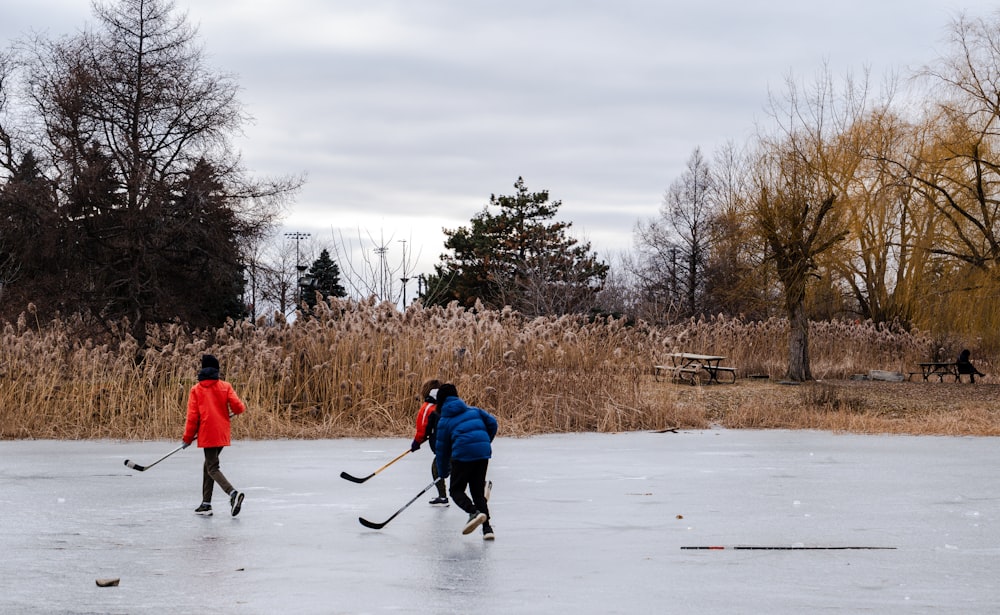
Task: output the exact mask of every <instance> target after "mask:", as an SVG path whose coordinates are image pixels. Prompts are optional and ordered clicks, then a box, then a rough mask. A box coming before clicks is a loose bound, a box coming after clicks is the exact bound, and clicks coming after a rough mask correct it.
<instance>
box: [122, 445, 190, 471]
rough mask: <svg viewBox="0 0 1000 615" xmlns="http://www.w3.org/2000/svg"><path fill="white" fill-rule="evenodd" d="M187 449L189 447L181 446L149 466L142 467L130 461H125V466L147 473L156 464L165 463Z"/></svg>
mask: <svg viewBox="0 0 1000 615" xmlns="http://www.w3.org/2000/svg"><path fill="white" fill-rule="evenodd" d="M185 448H187V445H185V444H181V445H180V446H178V447H177V448H175V449H174V450H172V451H170V452H169V453H167V454H166V455H164V456H163V457H160V458H159V459H157V460H156V461H154V462H153V463H151V464H149V465H148V466H144V465H140V464H138V463H136V462H134V461H129V460H128V459H126V460H125V465H126V466H128V467H130V468H132V469H133V470H138V471H139V472H145V471H146V470H148V469H150V468H151V467H153V466H155V465H156V464H158V463H160V462H161V461H163V460H164V459H166V458H167V457H169V456H171V455H173V454H174V453H176V452H177V451H179V450H182V449H185Z"/></svg>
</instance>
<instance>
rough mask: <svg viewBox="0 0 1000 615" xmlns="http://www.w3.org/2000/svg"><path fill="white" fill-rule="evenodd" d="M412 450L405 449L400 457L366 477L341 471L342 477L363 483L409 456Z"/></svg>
mask: <svg viewBox="0 0 1000 615" xmlns="http://www.w3.org/2000/svg"><path fill="white" fill-rule="evenodd" d="M411 452H412V451H410V450H409V449H407V450H405V451H403V453H402V454H400V455H399V456H398V457H396V458H395V459H393V460H392V461H390V462H389V463H387V464H385V465H384V466H382V467H381V468H379V469H377V470H375V471H374V472H372V473H371V474H369V475H368V476H366V477H364V478H358V477H357V476H351V475H350V474H348V473H347V472H341V473H340V478H343V479H344V480H349V481H351V482H352V483H363V482H365V481H366V480H368V479H369V478H371V477H373V476H375V475H376V474H378V473H379V472H381V471H382V470H384V469H386V468H388V467H389V466H391V465H392V464H394V463H396V462H397V461H399V460H400V459H402V458H403V457H406V456H407V455H409V454H410V453H411Z"/></svg>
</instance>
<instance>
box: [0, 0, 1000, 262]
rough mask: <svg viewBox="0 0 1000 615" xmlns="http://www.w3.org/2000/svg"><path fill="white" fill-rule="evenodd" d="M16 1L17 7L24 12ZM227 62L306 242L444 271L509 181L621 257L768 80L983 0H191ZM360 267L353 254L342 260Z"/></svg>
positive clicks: (34, 13)
mask: <svg viewBox="0 0 1000 615" xmlns="http://www.w3.org/2000/svg"><path fill="white" fill-rule="evenodd" d="M11 5H13V6H11ZM90 7H91V5H90V2H89V0H31V1H30V2H29V1H27V0H15V1H14V2H8V3H6V5H5V7H4V12H3V13H4V15H3V20H2V21H0V44H3V43H5V42H12V41H14V40H17V39H19V38H22V37H25V36H26V35H28V34H30V33H31V32H33V31H35V32H42V33H45V34H48V35H50V36H60V35H63V34H71V33H74V32H76V31H78V30H80V29H82V28H83V27H84V26H85V25H87V24H88V23H89V22H91V21H92V20H93V18H92V12H91V8H90ZM177 7H178V8H179V9H180V10H183V11H186V12H187V16H188V20H189V22H190V23H191V24H193V25H195V26H197V27H198V29H199V37H200V41H201V43H202V44H203V46H204V49H205V52H206V59H207V62H208V65H209V66H210V67H211V68H213V69H215V70H218V71H220V72H226V73H231V74H233V75H234V76H235V77H236V78H237V80H238V82H239V84H240V86H241V88H242V90H241V93H240V99H241V101H242V103H243V105H244V106H245V110H246V112H247V113H248V114H249V115H250V116H252V118H253V121H252V123H249V124H248V125H247V126H246V127H245V130H244V134H242V135H240V136H239V137H238V138H237V139H236V141H235V146H236V148H237V149H238V150H239V151H240V152H241V153H242V157H243V161H244V163H245V166H246V167H247V169H248V170H249V171H251V172H252V173H253V174H255V175H257V176H271V177H280V176H298V175H301V176H304V177H305V179H306V183H305V185H304V186H303V188H302V190H301V191H300V192H299V193H298V194H297V195H296V198H295V200H294V201H293V202H292V203H291V204H290V206H289V208H288V211H287V212H286V215H285V217H284V218H283V220H282V225H283V226H282V229H281V231H284V232H295V233H309V234H310V237H309V238H308V239H307V240H305V241H304V242H302V243H303V245H302V247H303V250H311V251H313V253H315V252H318V249H321V248H323V247H326V248H330V249H331V252H334V253H335V251H334V249H333V248H334V246H335V244H338V243H345V242H346V243H348V244H351V245H352V246H353V247H354V248H357V247H358V246H359V245H360V243H359V238H360V239H362V240H364V242H367V241H368V239H369V238H372V239H374V240H375V241H376V242H377V243H378V244H381V245H383V246H385V247H386V248H388V253H387V254H388V258H390V259H392V260H394V261H397V260H398V261H400V262H401V261H402V258H403V253H404V250H405V251H406V252H407V253H408V255H409V259H410V260H411V261H413V262H414V264H415V265H414V269H415V270H414V271H413V273H430V271H431V269H432V266H433V264H434V263H436V262H438V260H439V256H440V255H441V253H442V252H443V251H444V240H445V236H444V234H443V232H442V229H446V228H447V229H455V228H458V227H460V226H467V225H468V224H469V221H470V220H471V219H472V218H473V217H474V216H475V215H477V214H478V213H479V212H481V211H482V210H483V208H484V207H485V206H486V204H487V203H488V202H489V198H490V195H492V194H496V195H509V194H512V193H513V192H514V190H513V184H514V182H515V181H516V180H517V178H518V177H523V178H524V182H525V185H526V186H527V188H528V189H529V190H530V191H541V190H547V191H548V192H549V194H550V197H551V199H552V200H554V201H560V202H561V207H560V209H559V213H558V215H557V219H558V220H560V221H565V222H570V223H572V227H571V229H570V233H571V234H572V235H573V236H574V237H576V238H578V239H580V240H582V241H588V242H590V244H591V247H592V249H594V250H595V251H596V252H597V253H598V255H599V256H601V257H602V258H604V259H605V260H613V258H614V257H615V256H616V255H617V254H620V253H621V252H623V251H627V250H630V249H631V248H632V245H633V230H634V227H635V224H636V222H638V221H640V220H648V219H650V218H654V217H656V216H657V215H658V213H659V209H660V206H661V204H662V201H663V195H664V193H665V192H666V190H667V188H668V187H669V185H670V184H671V183H672V182H673V181H674V180H676V179H677V178H678V177H679V176H680V175H681V174H682V173H683V170H684V165H685V163H686V162H687V160H688V159H689V158H690V156H691V154H692V152H693V151H694V149H695V148H701V150H702V152H703V154H705V156H706V157H707V158H709V159H710V158H711V156H712V155H714V153H715V152H717V151H718V150H719V149H720V148H722V147H723V146H725V145H726V144H727V143H733V144H737V145H739V144H743V143H746V142H747V141H748V140H749V139H750V137H751V136H752V135H753V134H754V132H755V130H756V129H757V127H758V126H759V125H766V123H767V119H768V118H767V114H766V106H767V101H768V96H769V92H772V93H781V92H782V91H783V90H784V87H785V82H786V79H788V78H789V77H791V78H792V79H794V80H795V81H798V82H802V83H806V82H808V81H809V80H810V79H812V78H814V77H816V76H817V75H818V73H819V72H820V71H821V70H822V69H823V67H824V66H828V67H829V69H830V70H831V71H832V72H833V73H834V74H835V75H841V76H842V75H846V74H848V73H853V74H855V75H859V74H861V73H863V72H864V71H865V70H870V73H871V76H872V81H873V82H874V83H876V84H877V83H878V82H881V81H882V80H884V79H886V78H889V77H891V76H892V75H900V76H906V75H909V74H911V73H912V71H914V70H916V69H919V68H920V67H921V66H923V65H926V64H928V63H929V62H932V61H933V60H934V58H936V57H938V56H939V55H940V54H941V53H943V52H944V51H945V50H946V49H947V45H946V37H947V34H948V27H949V24H950V23H951V22H952V21H953V20H954V19H955V18H956V17H957V16H958V15H959V14H961V13H963V12H964V13H966V14H967V15H969V16H972V17H990V16H994V15H996V12H995V11H996V10H997V9H996V4H995V3H994V2H989V1H986V0H906V1H902V0H879V1H877V2H873V1H872V0H845V1H843V2H837V3H813V2H801V1H793V0H774V1H770V2H764V1H753V0H740V1H734V0H720V1H719V2H712V3H701V2H699V3H695V2H680V1H662V0H661V1H655V0H614V1H613V2H612V1H610V0H608V1H603V2H602V1H594V0H572V1H570V0H550V1H539V0H507V1H505V2H485V1H482V0H426V1H420V2H413V1H407V0H282V1H280V2H278V1H276V0H272V1H270V2H263V1H259V0H256V1H255V0H239V1H237V0H212V1H211V2H199V3H194V2H190V0H188V1H185V0H178V1H177ZM342 268H343V265H342Z"/></svg>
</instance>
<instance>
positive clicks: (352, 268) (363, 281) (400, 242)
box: [334, 229, 420, 307]
mask: <svg viewBox="0 0 1000 615" xmlns="http://www.w3.org/2000/svg"><path fill="white" fill-rule="evenodd" d="M337 236H338V237H339V241H336V242H334V248H335V253H336V257H337V258H336V260H337V262H338V263H340V267H341V275H342V276H343V280H342V283H343V284H344V285H345V287H346V289H347V290H348V293H349V294H350V295H352V296H354V297H357V298H369V297H374V298H376V299H377V300H379V301H390V302H392V303H397V304H399V305H400V306H401V307H406V306H405V303H406V301H407V300H408V299H411V298H416V296H417V293H414V294H412V295H408V294H407V288H408V286H409V283H410V282H411V281H416V280H417V276H416V275H415V273H414V272H415V271H416V259H418V258H419V257H420V253H419V251H418V252H417V254H416V255H414V253H413V247H412V246H413V242H412V241H411V240H409V239H396V236H395V235H390V236H389V237H388V238H387V237H386V236H385V232H384V231H380V232H379V236H378V237H377V238H376V237H375V236H374V235H373V234H372V233H371V232H369V231H364V233H362V230H361V229H358V238H357V243H356V244H355V243H354V242H352V241H350V240H348V239H345V237H344V234H343V232H338V233H337ZM407 244H409V247H408V246H407Z"/></svg>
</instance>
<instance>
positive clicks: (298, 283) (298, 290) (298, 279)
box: [285, 233, 311, 307]
mask: <svg viewBox="0 0 1000 615" xmlns="http://www.w3.org/2000/svg"><path fill="white" fill-rule="evenodd" d="M310 236H311V235H310V234H309V233H285V237H288V238H289V239H294V240H295V306H296V307H298V306H299V305H300V304H301V303H302V272H303V271H305V269H306V268H305V267H304V266H302V265H301V264H299V263H300V261H299V240H300V239H305V238H307V237H310Z"/></svg>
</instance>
